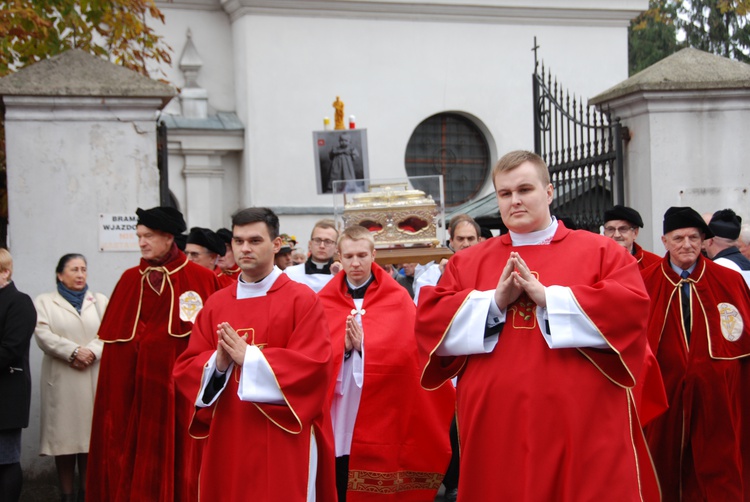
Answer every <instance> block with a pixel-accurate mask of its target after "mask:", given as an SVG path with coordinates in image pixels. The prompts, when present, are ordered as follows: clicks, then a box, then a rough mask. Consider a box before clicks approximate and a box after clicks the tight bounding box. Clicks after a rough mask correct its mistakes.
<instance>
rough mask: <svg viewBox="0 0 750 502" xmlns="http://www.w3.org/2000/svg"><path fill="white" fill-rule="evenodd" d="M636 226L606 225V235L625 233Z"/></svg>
mask: <svg viewBox="0 0 750 502" xmlns="http://www.w3.org/2000/svg"><path fill="white" fill-rule="evenodd" d="M633 229H635V227H604V235H615V232H618V233H619V234H620V235H625V234H626V233H628V232H630V231H631V230H633Z"/></svg>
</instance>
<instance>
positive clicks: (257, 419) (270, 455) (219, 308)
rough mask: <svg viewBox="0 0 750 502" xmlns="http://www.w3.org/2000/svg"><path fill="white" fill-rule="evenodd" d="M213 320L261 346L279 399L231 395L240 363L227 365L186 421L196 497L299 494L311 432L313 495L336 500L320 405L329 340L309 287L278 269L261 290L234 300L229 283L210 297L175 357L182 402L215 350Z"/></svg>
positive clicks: (192, 395)
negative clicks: (194, 450)
mask: <svg viewBox="0 0 750 502" xmlns="http://www.w3.org/2000/svg"><path fill="white" fill-rule="evenodd" d="M221 322H228V323H229V324H230V325H231V326H232V327H233V328H234V329H235V330H236V331H237V332H238V333H239V334H240V335H244V334H247V335H248V343H251V344H253V345H256V346H258V347H259V348H261V350H263V356H264V357H265V359H266V360H267V361H268V364H269V365H270V367H271V370H272V371H273V373H274V376H275V377H276V381H277V382H278V385H279V389H280V390H281V392H282V394H283V395H284V399H285V401H286V405H276V404H265V403H255V402H247V401H241V400H240V399H239V397H238V396H237V389H238V386H239V381H240V374H241V371H242V368H241V367H238V366H237V365H235V366H234V369H233V371H232V373H231V374H229V376H228V378H229V382H228V383H227V386H226V388H225V389H224V390H223V391H222V393H221V395H220V396H219V398H218V399H217V401H216V402H215V403H214V404H213V405H212V406H210V407H208V408H198V409H197V412H196V413H195V414H194V416H193V419H192V421H191V424H190V433H191V434H192V435H193V436H194V437H202V438H206V440H205V442H206V444H205V448H204V450H203V460H202V463H201V471H200V500H201V501H211V500H226V501H241V500H253V501H256V502H263V501H284V502H304V501H305V500H307V485H308V469H309V459H310V446H311V444H310V443H311V439H312V438H313V437H314V438H315V441H316V443H317V448H318V467H317V469H318V478H317V480H316V488H317V493H316V496H317V500H319V501H321V502H322V501H334V500H336V477H335V466H334V450H333V436H332V429H331V419H330V416H329V415H328V414H327V413H324V412H323V403H324V401H325V397H326V390H327V389H328V387H329V385H330V380H331V378H332V373H331V371H332V363H331V342H330V337H329V335H328V326H327V324H326V321H325V316H324V314H323V309H322V307H321V304H320V301H319V300H318V298H317V296H316V295H315V293H314V292H313V291H312V290H311V289H310V288H308V287H307V286H305V285H302V284H298V283H296V282H294V281H292V280H290V279H289V278H288V277H287V276H286V275H283V274H282V275H281V276H279V278H278V279H276V282H274V284H273V286H271V289H270V290H269V291H268V293H267V294H266V295H265V296H261V297H257V298H247V299H242V300H238V299H237V290H236V288H225V289H223V290H221V291H219V292H218V293H216V294H215V295H214V296H212V297H211V299H210V300H209V301H208V303H207V304H206V307H205V308H204V309H203V310H202V311H201V313H200V315H199V316H198V320H197V321H196V324H195V329H194V331H193V335H192V336H191V337H190V345H189V347H188V349H187V350H186V351H185V352H184V353H183V354H182V356H180V359H179V360H178V361H177V364H176V365H175V371H174V375H175V380H176V384H177V387H178V389H179V391H180V392H181V393H182V394H184V395H185V396H187V398H188V399H189V400H190V401H191V402H192V403H195V402H196V399H197V397H198V392H199V391H200V385H201V377H202V374H203V368H204V366H205V364H206V363H207V361H208V360H209V358H210V357H211V355H213V353H214V352H215V351H216V346H217V343H218V340H217V337H216V326H217V325H218V324H219V323H221ZM193 409H194V410H195V409H196V408H193Z"/></svg>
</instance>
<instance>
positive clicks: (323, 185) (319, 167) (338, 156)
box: [313, 129, 370, 194]
mask: <svg viewBox="0 0 750 502" xmlns="http://www.w3.org/2000/svg"><path fill="white" fill-rule="evenodd" d="M313 145H314V148H315V177H316V181H317V184H318V193H319V194H325V193H333V190H334V188H335V189H336V190H338V191H339V192H347V193H351V192H364V191H365V189H366V187H365V183H364V180H365V179H368V178H369V177H370V169H369V165H368V162H367V129H340V130H334V131H314V132H313ZM334 181H344V182H345V183H335V184H334Z"/></svg>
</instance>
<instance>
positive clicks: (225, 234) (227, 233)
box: [216, 228, 232, 244]
mask: <svg viewBox="0 0 750 502" xmlns="http://www.w3.org/2000/svg"><path fill="white" fill-rule="evenodd" d="M216 235H218V236H219V237H220V238H221V240H223V241H224V242H225V243H227V244H231V243H232V231H231V230H229V229H228V228H220V229H218V230H217V231H216Z"/></svg>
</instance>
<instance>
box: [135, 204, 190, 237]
mask: <svg viewBox="0 0 750 502" xmlns="http://www.w3.org/2000/svg"><path fill="white" fill-rule="evenodd" d="M135 214H137V215H138V225H144V226H147V227H148V228H150V229H152V230H161V231H162V232H166V233H168V234H172V235H177V234H181V233H182V232H184V231H185V229H187V225H186V224H185V218H183V217H182V213H181V212H179V211H178V210H177V209H175V208H173V207H167V206H157V207H153V208H151V209H141V208H140V207H139V208H138V209H136V210H135Z"/></svg>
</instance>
